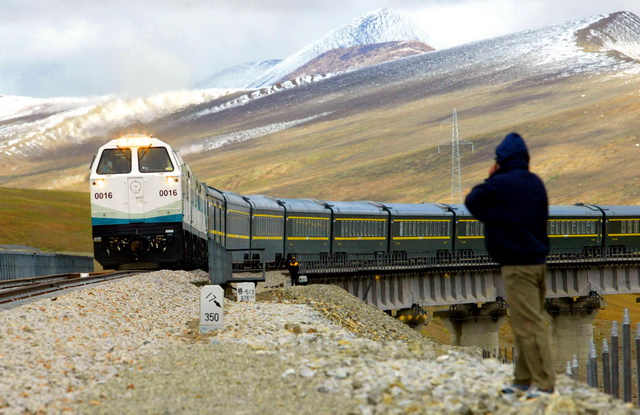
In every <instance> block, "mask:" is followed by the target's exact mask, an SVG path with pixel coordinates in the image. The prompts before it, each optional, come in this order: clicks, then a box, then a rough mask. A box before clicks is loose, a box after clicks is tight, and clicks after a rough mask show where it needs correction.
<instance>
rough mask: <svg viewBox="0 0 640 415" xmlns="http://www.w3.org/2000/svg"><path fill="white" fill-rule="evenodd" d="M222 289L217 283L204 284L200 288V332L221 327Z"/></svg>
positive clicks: (222, 309)
mask: <svg viewBox="0 0 640 415" xmlns="http://www.w3.org/2000/svg"><path fill="white" fill-rule="evenodd" d="M223 317H224V290H223V289H222V287H221V286H219V285H205V286H204V287H202V288H201V289H200V333H208V332H210V331H212V330H220V329H222V327H223Z"/></svg>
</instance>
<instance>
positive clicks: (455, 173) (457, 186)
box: [438, 108, 475, 204]
mask: <svg viewBox="0 0 640 415" xmlns="http://www.w3.org/2000/svg"><path fill="white" fill-rule="evenodd" d="M451 124H452V127H451V203H453V204H460V203H462V167H460V145H470V146H471V151H475V145H474V144H473V143H472V142H470V141H467V140H461V139H460V135H459V134H458V112H457V111H456V109H455V108H454V109H453V115H452V121H451ZM438 153H440V146H438Z"/></svg>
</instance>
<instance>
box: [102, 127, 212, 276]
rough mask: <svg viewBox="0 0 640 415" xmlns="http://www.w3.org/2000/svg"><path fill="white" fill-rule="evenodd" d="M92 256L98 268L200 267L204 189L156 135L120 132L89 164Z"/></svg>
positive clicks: (203, 251) (204, 229) (204, 236)
mask: <svg viewBox="0 0 640 415" xmlns="http://www.w3.org/2000/svg"><path fill="white" fill-rule="evenodd" d="M90 183H91V185H90V187H91V222H92V227H93V245H94V255H95V259H96V261H98V262H99V263H100V264H101V265H102V266H103V267H104V268H116V269H118V268H185V269H190V268H206V264H207V206H206V188H205V186H204V184H202V183H201V182H200V181H199V180H198V179H197V178H196V177H195V176H194V175H193V173H192V172H191V170H189V167H188V166H187V165H186V164H184V162H183V161H182V158H181V157H180V155H179V154H178V153H176V152H175V151H173V149H172V148H171V147H170V146H169V145H167V144H166V143H164V142H162V141H160V140H158V139H157V138H153V137H149V136H145V135H137V134H136V135H126V136H124V137H121V138H118V139H116V140H111V141H110V142H108V143H107V144H105V145H104V146H102V147H100V149H99V150H98V153H97V154H96V156H95V157H94V159H93V161H92V163H91V176H90Z"/></svg>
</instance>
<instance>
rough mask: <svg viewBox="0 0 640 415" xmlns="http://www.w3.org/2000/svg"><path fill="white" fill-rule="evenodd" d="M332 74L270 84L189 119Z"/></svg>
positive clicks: (308, 76) (329, 76) (237, 105)
mask: <svg viewBox="0 0 640 415" xmlns="http://www.w3.org/2000/svg"><path fill="white" fill-rule="evenodd" d="M331 76H332V74H325V75H307V76H301V77H299V78H296V79H293V80H290V81H285V82H282V83H276V84H274V85H271V86H268V87H266V88H261V89H256V90H253V91H251V92H248V93H246V94H243V95H241V96H239V97H238V98H235V99H232V100H229V101H227V102H225V103H224V104H221V105H217V106H215V107H212V108H207V109H205V110H202V111H199V112H197V113H195V114H190V115H189V116H188V120H194V119H196V118H200V117H205V116H207V115H210V114H215V113H216V112H220V111H224V110H227V109H230V108H237V107H241V106H243V105H246V104H248V103H250V102H252V101H255V100H257V99H260V98H264V97H267V96H269V95H273V94H275V93H277V92H280V91H284V90H287V89H291V88H296V87H299V86H301V85H305V84H308V83H311V82H318V81H320V80H323V79H327V78H331Z"/></svg>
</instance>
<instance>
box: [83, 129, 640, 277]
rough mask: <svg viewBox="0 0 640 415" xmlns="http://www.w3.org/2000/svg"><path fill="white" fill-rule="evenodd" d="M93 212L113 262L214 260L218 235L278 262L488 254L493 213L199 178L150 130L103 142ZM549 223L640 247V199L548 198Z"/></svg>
mask: <svg viewBox="0 0 640 415" xmlns="http://www.w3.org/2000/svg"><path fill="white" fill-rule="evenodd" d="M91 216H92V224H93V241H94V251H95V259H96V260H97V261H98V262H99V263H100V264H102V266H103V267H104V268H159V267H162V268H182V269H191V268H202V269H206V268H207V266H208V255H207V246H208V242H209V240H210V241H211V242H213V243H216V244H218V245H221V246H223V247H224V248H225V249H227V250H229V251H231V252H232V260H233V263H234V267H240V268H242V267H250V268H254V267H256V266H258V265H262V264H265V265H266V266H267V267H271V268H278V267H281V266H283V265H284V264H285V262H286V261H287V259H288V258H290V257H292V256H296V255H299V254H319V256H320V257H323V258H324V257H331V258H333V259H335V260H341V258H346V257H348V256H350V255H354V254H356V255H357V254H375V255H376V256H378V255H379V254H380V255H385V254H389V256H390V257H391V258H392V260H393V261H397V262H398V264H400V265H401V264H403V263H407V261H411V260H412V258H417V257H424V258H435V259H437V260H439V261H448V260H451V259H454V260H455V259H459V258H475V257H480V256H485V255H486V251H485V247H484V224H483V223H481V222H479V221H478V220H477V219H475V218H474V217H473V216H471V214H470V213H469V211H468V210H467V209H466V208H465V207H464V206H463V205H446V204H432V203H420V204H408V203H379V202H363V201H359V202H333V201H321V200H315V199H284V198H274V197H270V196H263V195H240V194H237V193H233V192H227V191H222V190H218V189H214V188H212V187H208V186H206V185H205V184H204V183H201V182H200V181H198V179H197V178H196V177H195V175H193V173H192V172H191V171H190V170H189V167H188V166H187V165H186V164H184V162H183V161H182V159H181V157H180V155H179V154H178V153H176V152H174V151H173V149H172V148H171V147H170V146H169V145H167V144H166V143H164V142H162V141H160V140H158V139H156V138H153V137H148V136H143V135H127V136H125V137H122V138H119V139H117V140H112V141H110V142H109V143H107V144H106V145H104V146H102V147H101V148H100V149H99V151H98V153H97V155H96V157H95V158H94V161H93V162H92V165H91ZM548 234H549V237H550V242H551V248H552V253H553V252H556V253H562V255H565V254H570V255H571V254H587V255H593V254H598V255H599V254H602V253H622V254H625V253H629V252H632V253H635V252H639V249H640V207H638V206H598V205H582V204H579V205H571V206H550V208H549V222H548ZM256 252H260V254H256Z"/></svg>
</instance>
